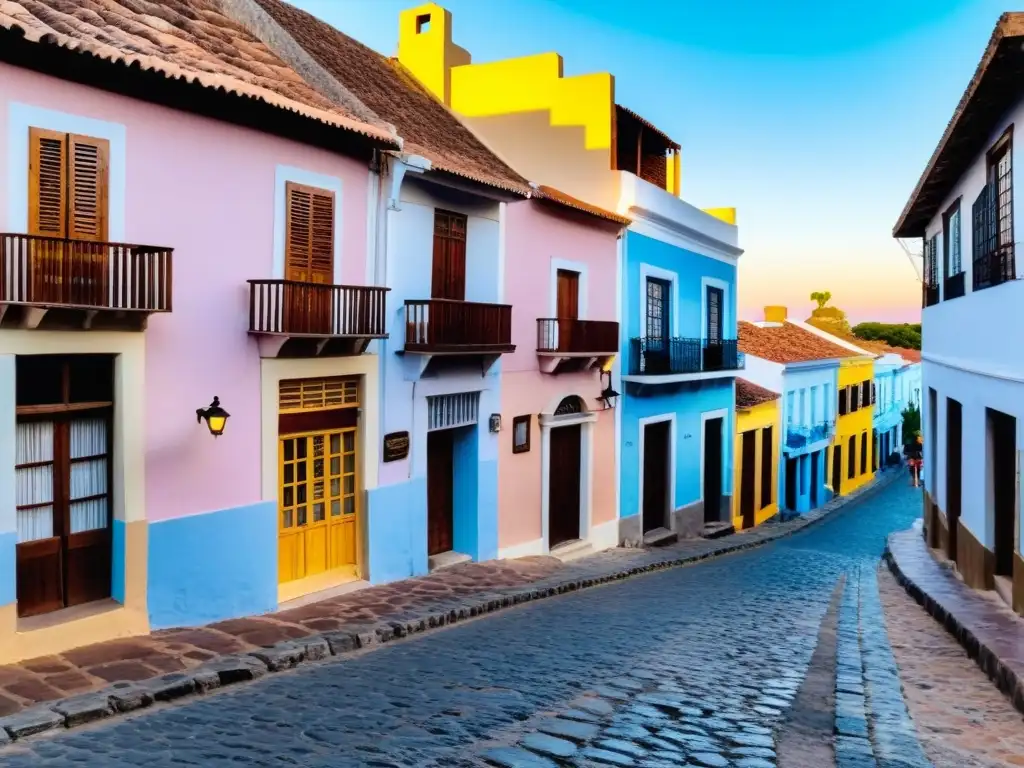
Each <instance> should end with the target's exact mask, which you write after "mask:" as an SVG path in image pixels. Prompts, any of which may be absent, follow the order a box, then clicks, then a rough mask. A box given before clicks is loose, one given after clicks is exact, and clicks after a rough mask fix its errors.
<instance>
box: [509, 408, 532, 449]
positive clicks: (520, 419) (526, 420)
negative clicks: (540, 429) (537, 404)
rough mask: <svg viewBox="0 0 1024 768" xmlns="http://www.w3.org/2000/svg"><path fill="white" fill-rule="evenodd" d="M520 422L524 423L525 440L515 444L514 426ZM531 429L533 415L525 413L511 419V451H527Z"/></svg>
mask: <svg viewBox="0 0 1024 768" xmlns="http://www.w3.org/2000/svg"><path fill="white" fill-rule="evenodd" d="M520 424H526V441H525V442H523V443H520V444H518V445H517V444H516V428H517V427H518V426H519V425H520ZM532 431H533V416H532V415H531V414H526V415H525V416H516V417H514V418H513V419H512V453H529V451H530V436H531V435H530V433H531V432H532Z"/></svg>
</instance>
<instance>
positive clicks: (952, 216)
mask: <svg viewBox="0 0 1024 768" xmlns="http://www.w3.org/2000/svg"><path fill="white" fill-rule="evenodd" d="M962 200H963V197H962V196H961V197H958V198H957V199H956V200H954V201H953V204H952V205H950V206H949V208H947V209H946V211H945V213H943V214H942V261H943V272H944V275H945V277H946V278H950V277H956V276H957V275H959V274H960V273H961V272H963V271H964V254H963V239H964V217H963V213H962V212H961V210H960V203H961V201H962ZM954 220H956V222H957V225H956V232H955V233H954V232H953V229H952V226H951V225H952V222H953V221H954ZM954 245H955V248H954V247H953V246H954ZM954 250H955V251H956V260H955V262H954V261H953V259H952V258H951V256H952V254H953V251H954Z"/></svg>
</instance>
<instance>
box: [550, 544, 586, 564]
mask: <svg viewBox="0 0 1024 768" xmlns="http://www.w3.org/2000/svg"><path fill="white" fill-rule="evenodd" d="M550 554H551V556H552V557H557V558H558V559H559V560H561V561H562V562H563V563H568V562H570V561H572V560H578V559H579V558H581V557H586V556H587V555H592V554H594V548H593V547H592V546H591V544H590V542H589V541H583V540H581V539H573V540H572V541H566V542H563V543H561V544H559V545H558V546H557V547H553V548H552V549H551V552H550Z"/></svg>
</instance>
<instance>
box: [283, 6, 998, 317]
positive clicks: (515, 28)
mask: <svg viewBox="0 0 1024 768" xmlns="http://www.w3.org/2000/svg"><path fill="white" fill-rule="evenodd" d="M292 2H295V4H297V5H299V6H300V7H302V8H304V9H305V10H307V11H309V12H311V13H314V14H316V15H317V16H319V17H321V18H322V19H324V20H326V21H328V22H330V23H331V24H333V25H334V26H335V27H337V28H338V29H340V30H342V31H343V32H345V33H346V34H349V35H351V36H352V37H355V38H357V39H359V40H361V41H362V42H364V43H365V44H367V45H369V46H370V47H372V48H374V49H376V50H378V51H380V52H381V53H385V54H394V53H395V48H396V44H397V24H398V12H399V11H400V10H402V9H404V8H407V7H411V6H412V5H415V4H416V3H414V2H410V1H409V0H404V1H403V0H292ZM441 4H442V5H444V6H445V7H446V8H448V10H450V11H451V12H452V14H453V17H454V25H453V26H454V37H455V42H456V43H458V44H459V45H461V46H463V47H464V48H466V49H468V50H469V51H470V52H471V54H472V55H473V60H474V61H478V62H483V61H490V60H494V59H501V58H508V57H513V56H523V55H527V54H531V53H540V52H544V51H551V50H554V51H558V52H559V53H561V54H562V56H563V57H564V59H565V72H566V74H567V75H574V74H582V73H585V72H593V71H607V72H611V73H612V74H614V75H615V78H616V99H617V101H618V102H619V103H621V104H623V105H625V106H628V107H629V108H631V109H633V110H635V111H637V112H639V113H640V114H642V115H644V116H645V117H646V118H647V119H649V120H650V121H651V122H653V123H654V124H655V125H657V126H658V127H659V128H661V129H662V130H664V131H665V132H666V133H668V134H669V135H671V136H673V137H674V138H675V139H676V140H677V141H679V143H680V144H682V147H683V149H682V161H683V177H682V180H683V190H682V195H683V197H684V198H685V199H686V200H687V201H689V202H692V203H693V204H695V205H698V206H700V207H716V206H736V207H737V208H738V216H739V225H740V238H741V245H742V246H743V247H744V248H745V249H746V253H745V254H744V256H743V257H742V258H741V267H740V311H741V316H743V317H746V318H748V319H759V318H758V315H759V313H760V307H761V306H763V305H764V304H767V303H779V304H786V305H788V306H790V307H791V308H792V314H794V315H799V316H800V318H801V319H802V318H803V317H805V316H806V314H807V312H808V310H809V308H810V306H811V302H810V300H809V298H808V294H809V293H810V292H811V291H813V290H829V291H831V292H832V294H833V303H835V304H836V305H838V306H840V307H843V308H845V309H846V310H847V312H848V314H849V315H850V318H851V320H854V321H858V320H867V319H880V320H913V321H916V320H917V317H918V316H919V313H920V310H919V307H920V288H919V284H918V283H917V279H916V275H915V273H914V271H913V269H912V268H911V266H910V264H909V263H908V261H907V259H906V257H905V256H904V255H903V252H902V250H901V249H900V248H899V246H898V244H897V243H896V242H895V241H893V240H892V238H891V234H890V233H891V230H892V226H893V224H894V223H895V221H896V218H897V216H898V215H899V213H900V210H901V209H902V207H903V204H904V203H905V202H906V199H907V197H908V195H909V193H910V191H911V190H912V188H913V186H914V184H915V182H916V181H917V178H918V176H919V175H920V173H921V171H922V170H923V168H924V166H925V163H926V162H927V160H928V157H929V156H930V155H931V152H932V150H933V149H934V148H935V145H936V143H937V142H938V139H939V137H940V135H941V133H942V130H943V128H944V127H945V125H946V123H947V121H948V120H949V117H950V115H951V114H952V111H953V109H954V107H955V106H956V103H957V101H958V100H959V98H960V96H961V94H962V93H963V90H964V88H965V86H966V85H967V82H968V81H969V79H970V77H971V75H972V74H973V71H974V68H975V67H976V65H977V62H978V60H979V59H980V57H981V54H982V51H983V50H984V47H985V45H986V43H987V42H988V38H989V36H990V34H991V32H992V29H993V27H994V26H995V23H996V20H997V18H998V16H999V14H1000V13H1001V12H1002V11H1003V10H1006V9H1005V7H1003V6H1001V5H999V4H997V3H996V2H995V0H860V1H859V2H849V1H848V0H826V2H820V0H819V1H818V2H810V1H809V0H775V2H765V1H764V0H717V1H713V2H707V1H705V0H629V2H624V1H623V0H447V1H446V2H442V3H441Z"/></svg>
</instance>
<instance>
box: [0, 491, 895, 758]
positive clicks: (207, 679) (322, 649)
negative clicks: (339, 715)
mask: <svg viewBox="0 0 1024 768" xmlns="http://www.w3.org/2000/svg"><path fill="white" fill-rule="evenodd" d="M897 477H904V478H905V477H906V475H905V474H904V473H902V472H899V471H895V472H887V473H886V474H884V475H881V476H878V477H876V479H875V480H874V482H872V483H871V484H870V485H867V486H864V487H862V488H860V489H858V490H857V491H855V492H854V493H853V494H851V495H849V496H843V497H840V498H838V499H832V500H831V501H829V502H828V503H827V504H826V505H825V506H823V507H821V508H819V509H816V510H814V511H813V512H810V513H808V514H806V515H803V516H801V517H799V518H795V519H793V520H790V521H787V522H785V523H779V524H778V525H777V526H776V527H774V528H773V529H770V530H766V529H760V530H762V531H763V532H762V535H761V536H757V537H751V538H750V539H747V540H742V541H734V539H735V538H736V537H737V536H742V535H743V533H740V534H736V536H731V537H726V538H723V539H715V540H711V541H720V542H722V544H721V545H720V546H717V547H713V548H711V549H709V550H708V551H707V552H700V553H696V554H684V555H678V556H676V557H669V558H667V559H665V560H657V561H654V562H651V563H646V564H644V565H641V566H632V567H625V568H620V569H618V570H612V571H610V572H608V573H606V574H604V575H600V576H589V577H575V578H572V577H570V578H566V579H563V580H558V581H555V582H551V581H550V580H547V581H548V582H549V583H547V584H545V583H543V581H544V580H542V582H539V583H536V584H534V585H529V584H525V585H523V586H521V587H511V588H508V589H506V590H502V591H501V592H494V593H487V594H479V595H474V596H470V597H467V598H465V599H463V600H461V601H459V602H457V603H456V602H453V601H450V602H447V603H439V604H435V605H433V606H430V607H429V608H427V609H426V610H425V611H423V612H421V613H410V614H409V615H408V616H405V617H398V618H395V619H391V620H384V621H381V622H378V623H376V624H365V625H351V626H348V627H346V628H345V629H340V630H334V631H331V632H324V633H322V634H319V635H310V636H309V637H304V638H299V639H297V640H288V641H284V642H280V643H276V644H275V645H272V646H268V647H265V648H260V649H258V650H255V651H250V652H247V653H239V654H233V655H229V656H222V657H219V658H216V659H212V660H210V661H207V662H205V663H204V664H201V665H200V666H198V667H196V668H194V669H191V670H188V671H186V672H172V673H171V674H167V675H161V676H160V677H155V678H152V679H149V680H143V681H139V682H117V683H113V684H111V685H109V686H107V687H106V688H103V689H101V690H98V691H92V692H90V693H85V694H78V695H75V696H71V697H68V698H64V699H56V700H54V701H48V702H45V703H43V704H39V705H37V706H35V707H30V708H27V709H24V710H22V711H21V712H17V713H15V714H13V715H8V716H7V717H3V718H0V747H3V746H6V745H9V744H11V743H12V742H15V741H19V740H22V739H25V738H28V737H30V736H35V735H37V734H41V733H45V732H47V731H52V730H55V729H58V728H61V727H63V728H67V729H70V728H76V727H78V726H81V725H86V724H88V723H92V722H95V721H97V720H102V719H105V718H109V717H113V716H115V715H120V714H127V713H129V712H134V711H137V710H140V709H144V708H146V707H149V706H151V705H153V704H154V703H157V702H167V701H174V700H177V699H181V698H184V697H187V696H194V695H197V694H203V693H206V692H208V691H211V690H214V689H217V688H223V687H226V686H229V685H234V684H236V683H242V682H248V681H251V680H256V679H259V678H261V677H264V676H265V675H268V674H272V673H275V672H281V671H284V670H287V669H294V668H295V667H299V666H305V665H307V664H311V663H315V662H318V661H323V660H325V659H329V658H332V657H342V656H346V655H348V654H351V653H353V652H355V651H358V650H363V649H367V648H373V647H376V646H380V645H382V644H384V643H388V642H390V641H392V640H394V639H399V638H404V637H408V636H409V635H414V634H420V633H422V632H427V631H430V630H434V629H439V628H441V627H444V626H447V625H449V624H455V623H457V622H461V621H465V620H466V619H470V618H475V617H478V616H483V615H485V614H490V613H496V612H498V611H502V610H504V609H506V608H511V607H512V606H515V605H519V604H521V603H526V602H531V601H534V600H543V599H544V598H548V597H554V596H556V595H562V594H566V593H568V592H577V591H579V590H582V589H589V588H591V587H595V586H599V585H601V584H608V583H610V582H613V581H621V580H623V579H627V578H629V577H631V576H637V575H640V574H643V573H650V572H653V571H659V570H665V569H667V568H674V567H680V566H684V565H692V564H694V563H698V562H701V561H704V560H709V559H711V558H715V557H721V556H723V555H729V554H734V553H736V552H742V551H745V550H749V549H754V548H756V547H760V546H763V545H765V544H769V543H771V542H773V541H777V540H779V539H782V538H785V537H787V536H791V535H793V534H795V533H798V532H800V531H803V530H806V529H807V528H809V527H811V526H812V525H814V524H815V523H817V522H820V521H821V520H823V519H825V518H826V517H830V516H831V515H833V514H835V513H836V512H838V511H840V510H842V509H845V508H846V507H849V506H851V505H853V504H856V503H858V502H860V501H862V500H864V499H865V498H866V497H868V496H870V495H872V494H873V493H874V492H876V491H878V490H880V489H881V488H884V487H886V486H888V485H889V484H891V483H892V482H893V481H894V480H895V479H896V478H897ZM753 531H754V533H755V536H756V534H757V532H758V531H759V529H757V528H755V529H753ZM556 578H557V574H556Z"/></svg>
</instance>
